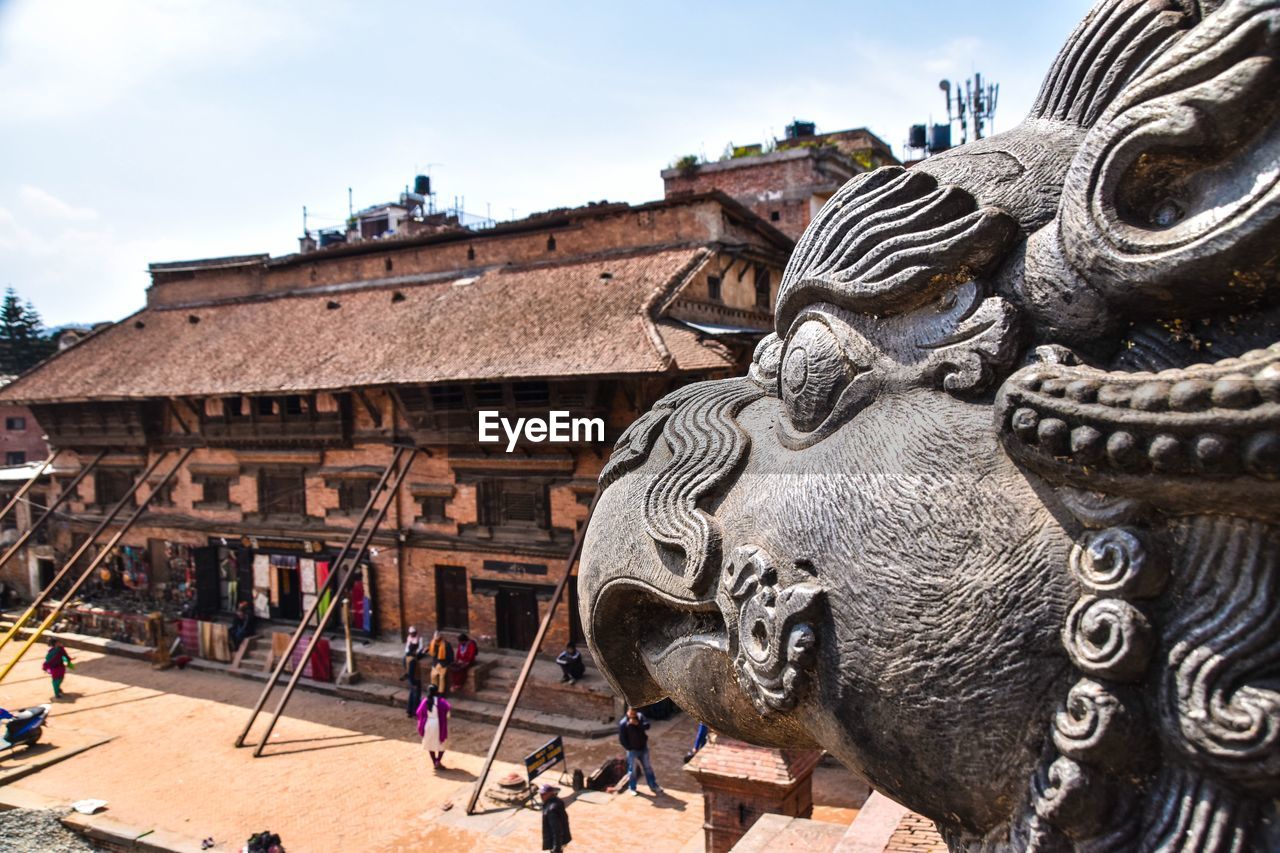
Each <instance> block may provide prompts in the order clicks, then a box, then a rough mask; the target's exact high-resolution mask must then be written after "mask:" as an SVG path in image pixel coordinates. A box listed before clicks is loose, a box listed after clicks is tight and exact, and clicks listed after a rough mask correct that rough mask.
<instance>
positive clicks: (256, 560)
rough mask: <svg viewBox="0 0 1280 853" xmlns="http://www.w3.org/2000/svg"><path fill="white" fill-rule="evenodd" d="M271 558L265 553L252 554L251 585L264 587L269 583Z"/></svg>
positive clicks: (256, 587)
mask: <svg viewBox="0 0 1280 853" xmlns="http://www.w3.org/2000/svg"><path fill="white" fill-rule="evenodd" d="M270 578H271V558H270V557H269V556H267V555H266V554H254V555H253V586H254V588H255V589H266V588H267V585H268V584H270V583H271V580H270Z"/></svg>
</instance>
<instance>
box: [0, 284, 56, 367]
mask: <svg viewBox="0 0 1280 853" xmlns="http://www.w3.org/2000/svg"><path fill="white" fill-rule="evenodd" d="M55 349H57V343H56V342H55V341H54V340H53V338H52V337H50V336H49V335H48V334H47V333H46V332H45V330H44V325H43V324H42V323H41V321H40V315H39V313H37V312H36V309H35V307H34V306H32V304H31V303H30V302H23V301H22V300H21V299H20V298H19V297H18V292H17V291H16V290H14V289H13V288H12V287H10V288H7V289H6V290H5V293H4V303H3V304H2V305H0V374H5V375H8V376H13V375H15V374H18V373H21V372H22V371H24V370H27V369H28V368H30V367H32V366H34V365H35V364H36V363H38V362H39V361H40V360H41V359H44V358H46V357H47V356H49V355H51V354H52V353H53V351H54V350H55Z"/></svg>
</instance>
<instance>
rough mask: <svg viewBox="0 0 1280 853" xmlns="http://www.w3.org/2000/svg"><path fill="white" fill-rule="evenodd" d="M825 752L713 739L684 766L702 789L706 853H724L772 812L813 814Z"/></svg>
mask: <svg viewBox="0 0 1280 853" xmlns="http://www.w3.org/2000/svg"><path fill="white" fill-rule="evenodd" d="M820 758H822V752H821V750H813V749H768V748H766V747H763V746H751V745H750V744H746V743H743V742H742V741H739V740H733V739H732V738H727V737H722V736H720V735H712V736H711V740H710V742H709V743H708V744H707V745H706V746H704V747H703V748H702V749H701V750H700V751H699V752H698V754H697V755H695V756H694V757H693V760H692V761H690V762H689V763H688V764H686V765H685V770H687V771H688V772H690V773H692V774H693V775H694V776H695V777H696V778H697V780H698V782H699V783H700V784H701V785H702V797H703V803H704V807H705V809H706V814H705V817H704V819H703V824H702V825H703V828H704V829H705V830H706V837H707V853H723V851H726V850H729V849H730V848H732V847H733V845H734V844H736V843H738V840H739V839H740V838H742V836H743V835H745V834H746V832H747V830H748V829H750V828H751V825H752V824H754V823H755V822H756V821H757V820H759V819H760V816H761V815H763V814H766V813H769V812H772V813H775V814H782V815H787V816H789V817H808V816H809V815H811V814H812V813H813V768H814V767H816V766H817V764H818V760H819V759H820Z"/></svg>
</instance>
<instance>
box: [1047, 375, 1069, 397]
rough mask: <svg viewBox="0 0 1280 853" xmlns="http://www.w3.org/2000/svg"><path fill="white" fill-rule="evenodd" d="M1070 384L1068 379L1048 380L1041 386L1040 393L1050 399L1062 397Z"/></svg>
mask: <svg viewBox="0 0 1280 853" xmlns="http://www.w3.org/2000/svg"><path fill="white" fill-rule="evenodd" d="M1068 384H1069V382H1068V381H1067V380H1066V379H1046V380H1045V381H1044V382H1043V383H1042V384H1041V385H1040V393H1041V394H1046V395H1048V396H1050V397H1061V396H1062V395H1063V392H1065V391H1066V390H1067V385H1068Z"/></svg>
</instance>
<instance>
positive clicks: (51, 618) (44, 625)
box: [0, 447, 195, 681]
mask: <svg viewBox="0 0 1280 853" xmlns="http://www.w3.org/2000/svg"><path fill="white" fill-rule="evenodd" d="M192 453H195V448H194V447H189V448H187V449H186V450H184V451H183V452H182V455H181V456H179V457H178V461H177V462H175V463H174V465H173V467H172V468H170V469H169V473H168V474H165V475H164V479H162V480H161V481H160V484H159V485H158V486H156V488H154V489H152V490H151V491H150V492H149V493H148V494H147V496H146V497H145V498H143V500H142V503H141V504H140V505H139V506H138V508H137V509H135V510H134V511H133V514H132V515H130V516H129V518H128V519H127V520H126V521H125V523H124V526H122V527H121V528H120V529H119V530H117V531H116V533H115V535H114V536H112V537H111V538H110V539H109V540H107V544H105V545H103V546H102V550H101V551H99V552H98V555H97V556H96V557H94V558H93V561H92V562H90V563H89V565H88V566H87V567H86V568H85V570H84V571H83V572H81V573H80V577H79V578H77V579H76V582H75V583H73V584H72V585H71V589H69V590H67V594H66V595H64V596H63V597H62V599H61V600H60V601H58V603H57V605H56V606H55V607H54V608H53V610H52V611H51V612H50V613H49V615H48V616H47V617H45V620H44V621H43V622H41V623H40V626H39V627H38V628H36V630H35V631H33V632H32V634H31V636H30V637H28V638H27V641H26V642H25V643H23V644H22V648H20V649H18V653H17V654H16V655H14V657H13V660H11V661H9V662H8V663H7V664H5V666H4V669H3V670H0V681H4V678H5V676H6V675H8V674H9V672H10V671H11V670H12V669H13V668H14V667H15V666H16V665H17V663H18V661H20V660H22V656H23V655H24V654H26V653H27V650H28V649H30V648H31V647H32V646H33V645H34V644H35V643H36V641H37V640H39V639H40V637H41V635H42V634H44V632H45V631H46V630H48V628H49V626H50V625H52V624H53V623H54V622H55V621H57V618H58V616H59V615H60V614H61V613H62V609H63V608H64V607H66V606H67V602H69V601H70V600H71V599H72V598H74V597H75V594H76V593H77V592H78V591H79V590H80V587H82V586H84V583H85V581H87V580H88V579H89V578H90V577H91V576H92V574H93V571H94V569H96V568H98V566H99V565H100V564H101V563H102V561H103V560H105V559H106V558H107V555H108V554H110V553H111V549H112V548H114V547H115V546H116V545H117V544H118V543H119V542H120V540H121V539H123V538H124V535H125V534H126V533H128V532H129V528H131V527H133V525H134V523H135V522H136V521H137V520H138V519H139V518H141V517H142V514H143V513H144V512H146V511H147V507H148V506H150V504H151V499H152V498H154V497H155V496H156V493H157V492H158V491H160V490H161V489H163V488H164V487H165V485H166V484H167V483H168V482H169V481H170V480H172V479H173V475H174V474H176V473H178V469H179V468H181V467H182V466H183V463H185V462H186V461H187V459H188V458H189V457H190V456H191V454H192ZM163 456H164V454H161V457H159V458H163ZM159 458H158V459H157V461H159ZM145 480H146V474H144V475H143V476H142V477H140V478H139V479H138V482H136V483H134V484H133V489H132V490H130V493H129V495H128V497H130V498H132V497H133V491H134V490H136V489H137V488H138V486H139V485H141V484H142V483H143V482H144V481H145ZM72 563H74V560H72V562H70V563H67V565H68V566H70V565H72ZM52 586H53V585H52V584H50V588H52ZM15 630H16V626H15Z"/></svg>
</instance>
